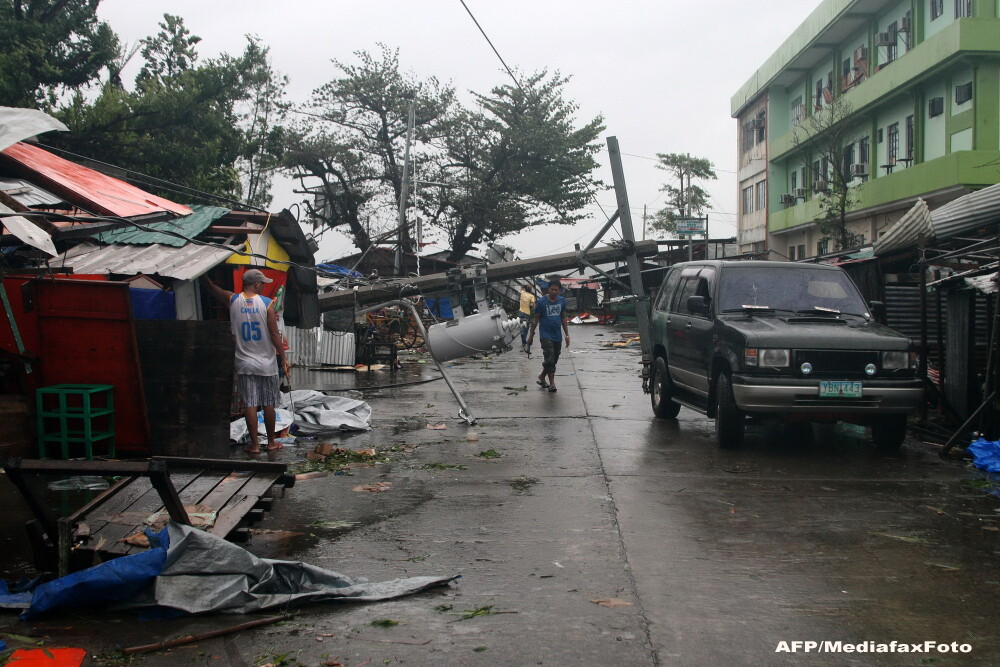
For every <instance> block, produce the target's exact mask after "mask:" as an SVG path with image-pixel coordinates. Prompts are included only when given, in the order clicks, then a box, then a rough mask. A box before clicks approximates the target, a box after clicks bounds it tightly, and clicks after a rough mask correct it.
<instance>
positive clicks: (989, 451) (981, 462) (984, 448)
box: [968, 438, 1000, 475]
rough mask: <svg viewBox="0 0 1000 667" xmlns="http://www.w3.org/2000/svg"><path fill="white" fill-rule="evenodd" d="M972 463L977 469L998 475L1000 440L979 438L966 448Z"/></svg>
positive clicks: (999, 473) (999, 472)
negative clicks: (970, 455)
mask: <svg viewBox="0 0 1000 667" xmlns="http://www.w3.org/2000/svg"><path fill="white" fill-rule="evenodd" d="M968 452H969V453H970V454H972V463H973V465H975V466H976V467H977V468H980V469H981V470H985V471H986V472H988V473H991V474H994V475H1000V440H987V439H985V438H979V439H978V440H976V441H975V442H973V443H972V444H971V445H969V447H968Z"/></svg>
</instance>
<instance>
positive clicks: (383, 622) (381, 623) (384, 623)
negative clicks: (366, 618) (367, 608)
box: [371, 618, 399, 628]
mask: <svg viewBox="0 0 1000 667" xmlns="http://www.w3.org/2000/svg"><path fill="white" fill-rule="evenodd" d="M371 624H372V625H374V626H375V627H377V628H391V627H394V626H397V625H399V621H395V620H393V619H391V618H379V619H376V620H374V621H372V623H371Z"/></svg>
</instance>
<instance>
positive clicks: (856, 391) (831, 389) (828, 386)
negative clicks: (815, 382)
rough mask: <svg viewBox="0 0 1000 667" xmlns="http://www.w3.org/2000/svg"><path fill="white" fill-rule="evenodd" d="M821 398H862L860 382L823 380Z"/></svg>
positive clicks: (820, 385)
mask: <svg viewBox="0 0 1000 667" xmlns="http://www.w3.org/2000/svg"><path fill="white" fill-rule="evenodd" d="M819 395H820V398H861V383H860V382H843V381H831V380H821V381H820V383H819Z"/></svg>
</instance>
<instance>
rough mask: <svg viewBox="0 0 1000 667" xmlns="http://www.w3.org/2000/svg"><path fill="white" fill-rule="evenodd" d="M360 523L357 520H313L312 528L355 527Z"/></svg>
mask: <svg viewBox="0 0 1000 667" xmlns="http://www.w3.org/2000/svg"><path fill="white" fill-rule="evenodd" d="M357 525H359V524H358V522H357V521H313V522H312V523H311V524H309V527H310V528H328V529H331V530H335V529H338V528H353V527H354V526H357Z"/></svg>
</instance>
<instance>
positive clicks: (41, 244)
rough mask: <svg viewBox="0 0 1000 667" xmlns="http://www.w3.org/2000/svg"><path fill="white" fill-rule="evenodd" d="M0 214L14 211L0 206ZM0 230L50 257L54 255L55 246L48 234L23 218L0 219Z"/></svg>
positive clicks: (8, 217)
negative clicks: (7, 232) (4, 230)
mask: <svg viewBox="0 0 1000 667" xmlns="http://www.w3.org/2000/svg"><path fill="white" fill-rule="evenodd" d="M0 213H14V211H12V210H11V209H10V208H8V207H7V206H5V205H4V204H0ZM0 229H6V230H7V231H9V232H10V233H11V234H13V235H14V236H16V237H17V238H19V239H20V240H21V241H24V242H25V243H27V244H28V245H30V246H33V247H35V248H38V249H39V250H44V251H45V252H47V253H48V254H50V255H53V256H54V255H55V254H56V246H55V244H54V243H53V242H52V237H51V236H49V233H48V232H46V231H45V230H44V229H42V228H41V227H39V226H38V225H36V224H35V223H33V222H31V221H30V220H28V219H27V218H25V217H22V216H20V215H12V216H5V217H3V218H0Z"/></svg>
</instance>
